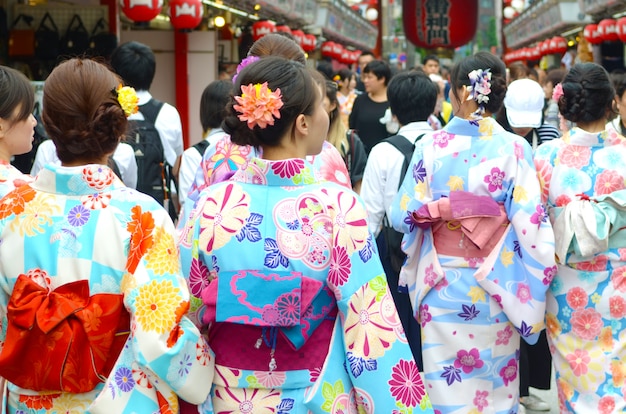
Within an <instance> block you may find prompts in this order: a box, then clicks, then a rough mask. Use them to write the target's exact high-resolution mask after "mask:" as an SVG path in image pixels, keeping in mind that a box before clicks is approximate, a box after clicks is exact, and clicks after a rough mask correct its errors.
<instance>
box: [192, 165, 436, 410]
mask: <svg viewBox="0 0 626 414" xmlns="http://www.w3.org/2000/svg"><path fill="white" fill-rule="evenodd" d="M366 215H367V214H366V211H365V207H364V205H363V203H362V201H361V200H360V199H359V197H358V196H357V195H356V194H355V193H354V192H353V191H352V190H351V189H347V188H345V187H343V186H340V185H337V184H335V183H329V182H324V183H321V182H320V180H319V177H317V174H316V172H315V169H314V166H313V165H312V164H310V163H309V162H307V161H305V160H303V159H287V160H283V161H267V160H262V159H259V158H252V159H251V160H250V161H249V162H248V164H247V165H246V167H245V169H242V170H240V171H239V172H237V173H236V174H235V175H234V177H233V178H232V180H231V181H228V182H222V183H218V184H214V185H212V186H210V187H209V188H207V189H206V190H205V191H203V193H202V196H201V198H200V200H199V202H198V204H197V207H196V210H195V211H194V213H192V217H191V219H190V220H189V221H188V223H187V225H186V226H185V228H184V229H183V233H182V236H181V241H180V244H181V259H182V262H183V271H184V272H185V273H188V274H189V287H190V290H191V294H192V296H193V297H194V298H195V299H193V300H192V311H194V310H195V311H196V312H197V313H196V317H197V321H198V323H199V325H200V326H201V327H202V328H203V329H204V328H208V338H209V345H210V347H211V350H212V351H213V352H214V353H215V357H216V373H215V376H214V377H213V389H212V391H211V398H210V399H209V400H207V402H206V403H205V404H204V406H203V407H202V409H201V412H203V413H213V412H215V413H233V412H246V413H255V414H264V413H268V414H269V413H282V414H300V413H302V414H305V413H335V414H339V413H356V412H366V413H392V412H393V413H432V412H433V411H432V407H431V404H430V400H429V398H428V395H427V394H426V389H425V388H424V383H423V382H422V378H421V376H420V373H419V371H418V368H417V365H416V364H415V361H414V360H413V357H412V355H411V350H410V349H409V346H408V344H407V341H406V337H405V335H404V332H403V330H402V325H401V322H400V319H399V318H398V315H397V311H396V308H395V305H394V303H393V299H392V297H391V295H390V292H389V290H388V288H387V282H386V278H385V275H384V273H383V268H382V265H381V263H380V260H379V258H378V255H377V251H376V248H375V244H374V241H373V240H372V237H371V235H370V234H369V232H368V229H367V222H366ZM357 407H358V408H357ZM357 410H359V411H357Z"/></svg>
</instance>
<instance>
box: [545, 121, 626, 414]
mask: <svg viewBox="0 0 626 414" xmlns="http://www.w3.org/2000/svg"><path fill="white" fill-rule="evenodd" d="M535 165H536V166H537V171H538V173H539V177H540V179H541V183H542V185H543V192H542V194H543V196H544V198H545V200H546V202H547V205H548V207H549V211H550V219H551V220H552V222H553V226H554V232H555V234H556V235H557V249H556V253H557V258H558V272H557V274H556V276H555V278H554V280H553V281H552V285H551V286H550V290H549V291H548V298H547V316H546V323H547V335H548V342H549V344H550V351H551V352H552V359H553V363H554V367H555V369H556V383H557V387H558V392H559V394H558V395H559V406H560V410H561V413H601V414H609V413H623V412H626V397H625V395H626V362H625V361H626V329H624V328H625V326H624V324H625V322H626V320H625V319H624V318H625V317H626V233H625V231H624V228H626V220H625V217H626V185H625V179H626V138H624V137H622V136H621V135H618V134H617V133H616V132H615V131H614V130H607V131H603V132H599V133H589V132H586V131H584V130H582V129H580V128H574V129H572V130H570V131H569V132H568V133H566V134H565V135H564V136H563V138H562V139H559V140H554V141H551V142H548V143H546V144H543V145H541V146H539V148H537V152H536V154H535Z"/></svg>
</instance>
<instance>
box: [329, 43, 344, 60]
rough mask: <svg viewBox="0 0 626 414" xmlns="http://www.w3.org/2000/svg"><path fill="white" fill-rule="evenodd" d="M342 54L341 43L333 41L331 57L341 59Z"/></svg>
mask: <svg viewBox="0 0 626 414" xmlns="http://www.w3.org/2000/svg"><path fill="white" fill-rule="evenodd" d="M342 55H343V45H342V44H341V43H333V54H332V58H333V59H336V60H338V61H341V56H342Z"/></svg>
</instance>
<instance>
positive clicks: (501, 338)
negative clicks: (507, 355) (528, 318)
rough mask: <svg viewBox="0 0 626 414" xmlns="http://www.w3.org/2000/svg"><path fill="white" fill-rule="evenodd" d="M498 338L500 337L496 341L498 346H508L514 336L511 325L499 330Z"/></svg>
mask: <svg viewBox="0 0 626 414" xmlns="http://www.w3.org/2000/svg"><path fill="white" fill-rule="evenodd" d="M496 336H497V337H498V339H496V345H508V344H509V340H510V339H511V337H512V336H513V329H511V325H507V326H506V327H505V328H504V329H501V330H499V331H498V332H497V333H496Z"/></svg>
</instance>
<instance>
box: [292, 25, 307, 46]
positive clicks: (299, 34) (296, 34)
mask: <svg viewBox="0 0 626 414" xmlns="http://www.w3.org/2000/svg"><path fill="white" fill-rule="evenodd" d="M291 34H292V35H293V38H294V39H295V40H296V43H297V44H299V45H300V46H301V47H302V42H303V41H304V32H303V31H302V30H299V29H296V30H292V31H291Z"/></svg>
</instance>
